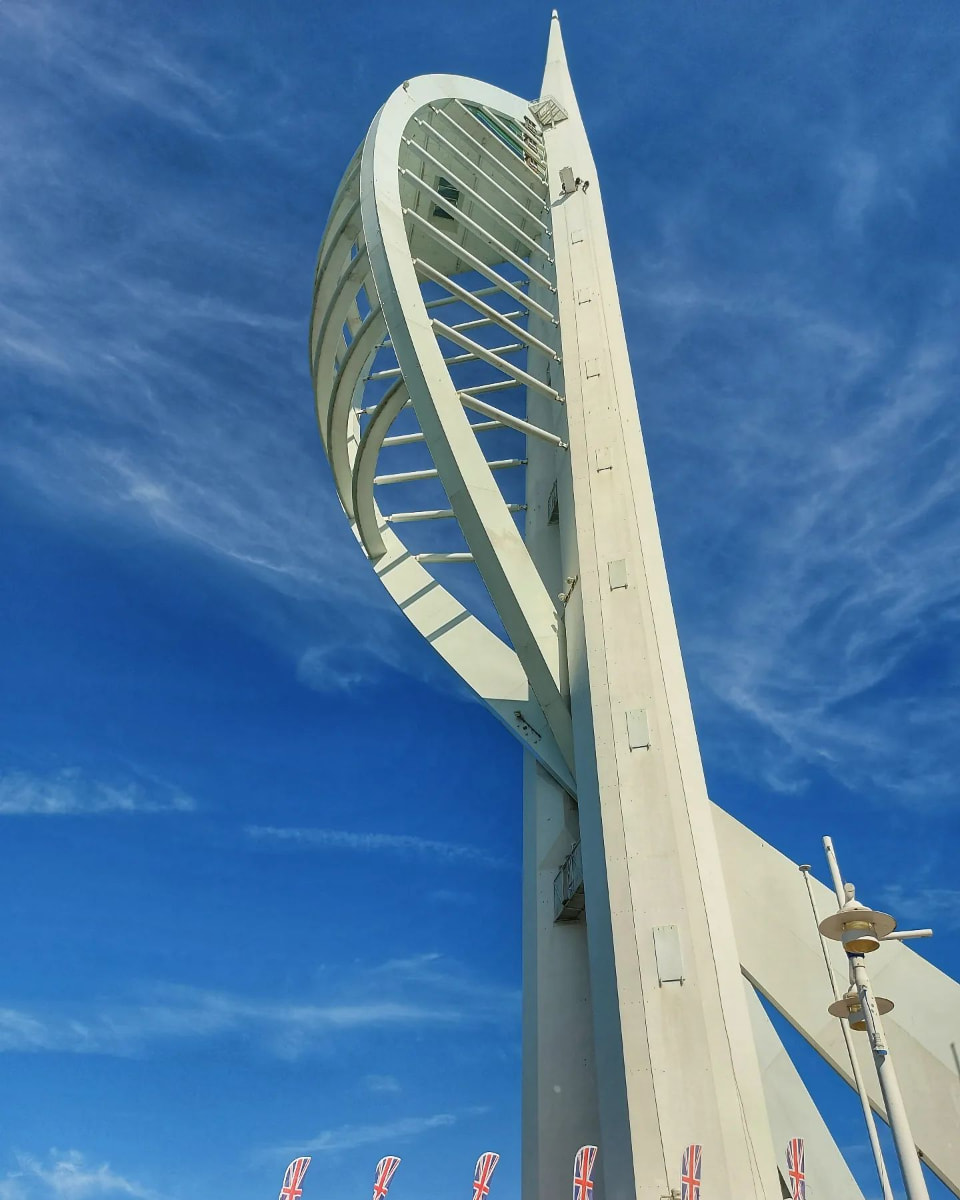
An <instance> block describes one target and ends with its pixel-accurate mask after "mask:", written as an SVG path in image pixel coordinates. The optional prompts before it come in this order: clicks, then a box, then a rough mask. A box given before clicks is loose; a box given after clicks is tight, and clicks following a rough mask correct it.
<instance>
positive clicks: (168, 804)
mask: <svg viewBox="0 0 960 1200" xmlns="http://www.w3.org/2000/svg"><path fill="white" fill-rule="evenodd" d="M195 808H196V802H195V801H194V800H193V798H192V797H191V796H188V795H186V794H185V793H184V792H182V791H181V790H180V789H179V788H176V787H171V786H170V785H169V784H165V783H162V782H160V781H159V780H154V779H150V780H147V781H145V782H141V781H139V780H135V779H126V780H124V781H122V782H110V781H106V780H103V779H91V778H90V777H89V776H87V775H86V774H84V772H83V771H81V770H80V769H79V768H76V767H74V768H65V769H63V770H60V771H56V772H54V773H53V774H49V775H36V774H32V773H30V772H28V771H0V816H80V815H88V814H93V813H162V812H180V813H184V812H193V811H194V809H195Z"/></svg>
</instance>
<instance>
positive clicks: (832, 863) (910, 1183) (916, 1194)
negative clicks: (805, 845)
mask: <svg viewBox="0 0 960 1200" xmlns="http://www.w3.org/2000/svg"><path fill="white" fill-rule="evenodd" d="M823 849H824V852H825V853H826V856H827V863H828V865H829V867H830V874H831V876H832V877H833V884H834V888H835V889H836V890H837V898H838V900H839V899H840V898H841V897H845V891H844V888H843V877H842V876H841V874H840V868H839V865H838V864H837V856H836V853H835V852H834V849H833V842H832V841H831V840H830V838H828V837H825V838H824V839H823ZM845 903H846V899H845V898H844V899H842V900H840V907H841V908H842V907H843V905H844V904H845ZM847 957H848V958H849V960H850V968H851V971H852V972H853V978H854V983H855V984H856V988H857V992H858V994H859V996H860V1007H861V1008H862V1009H863V1016H864V1020H865V1021H866V1023H867V1033H868V1035H869V1037H870V1048H871V1049H872V1050H873V1061H874V1064H875V1066H876V1068H877V1079H878V1080H879V1082H880V1092H881V1094H882V1095H883V1104H884V1107H885V1108H886V1110H887V1124H888V1125H889V1126H890V1132H891V1134H893V1144H894V1147H895V1148H896V1151H897V1159H898V1160H899V1163H900V1173H901V1174H902V1175H903V1183H904V1187H905V1188H906V1191H907V1198H908V1200H929V1193H928V1192H927V1181H926V1180H925V1179H924V1177H923V1168H922V1167H921V1165H920V1157H919V1155H918V1154H917V1144H916V1142H915V1141H914V1140H913V1134H912V1132H911V1130H910V1122H909V1120H908V1118H907V1110H906V1108H905V1106H904V1103H903V1096H902V1094H901V1092H900V1083H899V1081H898V1079H897V1074H896V1071H895V1070H894V1068H893V1059H892V1057H891V1055H890V1051H889V1047H888V1046H887V1040H886V1038H885V1037H884V1033H883V1025H882V1023H881V1021H880V1013H879V1012H878V1011H877V1005H876V1001H875V999H874V996H873V988H872V986H871V984H870V977H869V975H868V974H867V965H866V962H865V955H863V954H848V955H847Z"/></svg>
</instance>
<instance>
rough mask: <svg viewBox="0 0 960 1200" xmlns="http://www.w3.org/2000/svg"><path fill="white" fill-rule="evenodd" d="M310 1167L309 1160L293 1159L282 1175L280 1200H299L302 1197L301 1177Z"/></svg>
mask: <svg viewBox="0 0 960 1200" xmlns="http://www.w3.org/2000/svg"><path fill="white" fill-rule="evenodd" d="M309 1166H310V1159H309V1158H295V1159H294V1160H293V1162H292V1163H291V1164H290V1166H289V1167H287V1169H286V1171H285V1172H284V1175H283V1187H282V1188H281V1189H280V1200H300V1197H301V1196H302V1195H303V1177H304V1175H306V1173H307V1167H309Z"/></svg>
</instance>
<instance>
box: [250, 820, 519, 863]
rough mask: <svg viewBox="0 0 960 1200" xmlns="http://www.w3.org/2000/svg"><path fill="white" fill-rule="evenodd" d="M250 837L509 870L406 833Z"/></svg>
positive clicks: (466, 849)
mask: <svg viewBox="0 0 960 1200" xmlns="http://www.w3.org/2000/svg"><path fill="white" fill-rule="evenodd" d="M245 832H246V834H247V836H248V837H249V838H251V839H252V840H253V841H255V842H262V843H266V844H270V843H273V844H276V845H283V844H286V845H292V846H299V847H301V848H303V849H316V850H355V851H358V852H359V853H364V854H399V855H403V856H406V857H408V858H410V857H412V858H431V859H434V860H436V861H438V862H445V863H454V864H455V863H464V862H469V863H474V864H476V865H478V866H484V867H492V868H495V869H497V870H508V869H510V867H511V866H512V864H511V863H509V862H508V861H507V860H505V859H502V858H497V857H496V856H495V855H492V854H487V853H486V852H485V851H483V850H480V849H478V848H477V847H476V846H465V845H461V844H459V843H457V842H439V841H434V840H432V839H431V838H422V837H415V836H413V835H412V834H405V833H355V832H352V831H350V830H346V829H296V828H283V827H279V828H278V827H276V826H271V825H248V826H247V828H246V830H245Z"/></svg>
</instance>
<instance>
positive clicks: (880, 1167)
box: [800, 864, 893, 1200]
mask: <svg viewBox="0 0 960 1200" xmlns="http://www.w3.org/2000/svg"><path fill="white" fill-rule="evenodd" d="M800 870H801V872H802V873H803V881H804V883H805V884H806V885H807V895H808V896H809V897H810V907H811V909H813V920H814V923H815V924H816V925H819V924H820V916H819V914H818V912H817V902H816V900H814V898H813V888H812V887H811V886H810V867H809V866H808V865H806V864H805V865H804V866H802V867H801V868H800ZM819 937H820V949H821V950H822V951H823V961H824V964H825V965H826V968H827V977H828V979H829V980H830V987H831V988H832V989H833V998H834V1000H839V999H840V989H839V988H838V987H837V979H836V976H835V975H834V973H833V966H832V964H831V962H830V955H829V953H828V951H827V941H826V938H825V937H824V936H823V934H820V935H819ZM840 1032H841V1033H842V1034H843V1042H844V1045H845V1046H846V1047H847V1055H848V1056H849V1058H850V1072H851V1074H852V1075H853V1082H854V1084H855V1085H856V1089H857V1095H858V1096H859V1097H860V1107H861V1108H862V1109H863V1121H864V1124H865V1125H866V1127H867V1137H868V1138H869V1139H870V1149H871V1150H872V1151H873V1161H874V1163H875V1164H876V1168H877V1178H878V1179H879V1180H880V1190H881V1191H882V1192H883V1200H893V1190H892V1188H891V1187H890V1176H889V1175H888V1174H887V1164H886V1163H885V1162H884V1161H883V1150H882V1149H881V1147H880V1138H879V1136H878V1135H877V1122H876V1118H875V1117H874V1115H873V1109H872V1108H871V1107H870V1100H869V1098H868V1096H867V1088H866V1084H865V1083H864V1082H863V1072H862V1071H861V1070H860V1060H859V1059H858V1058H857V1054H856V1051H855V1050H854V1048H853V1032H852V1031H851V1029H850V1023H849V1022H848V1021H843V1020H841V1022H840Z"/></svg>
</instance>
